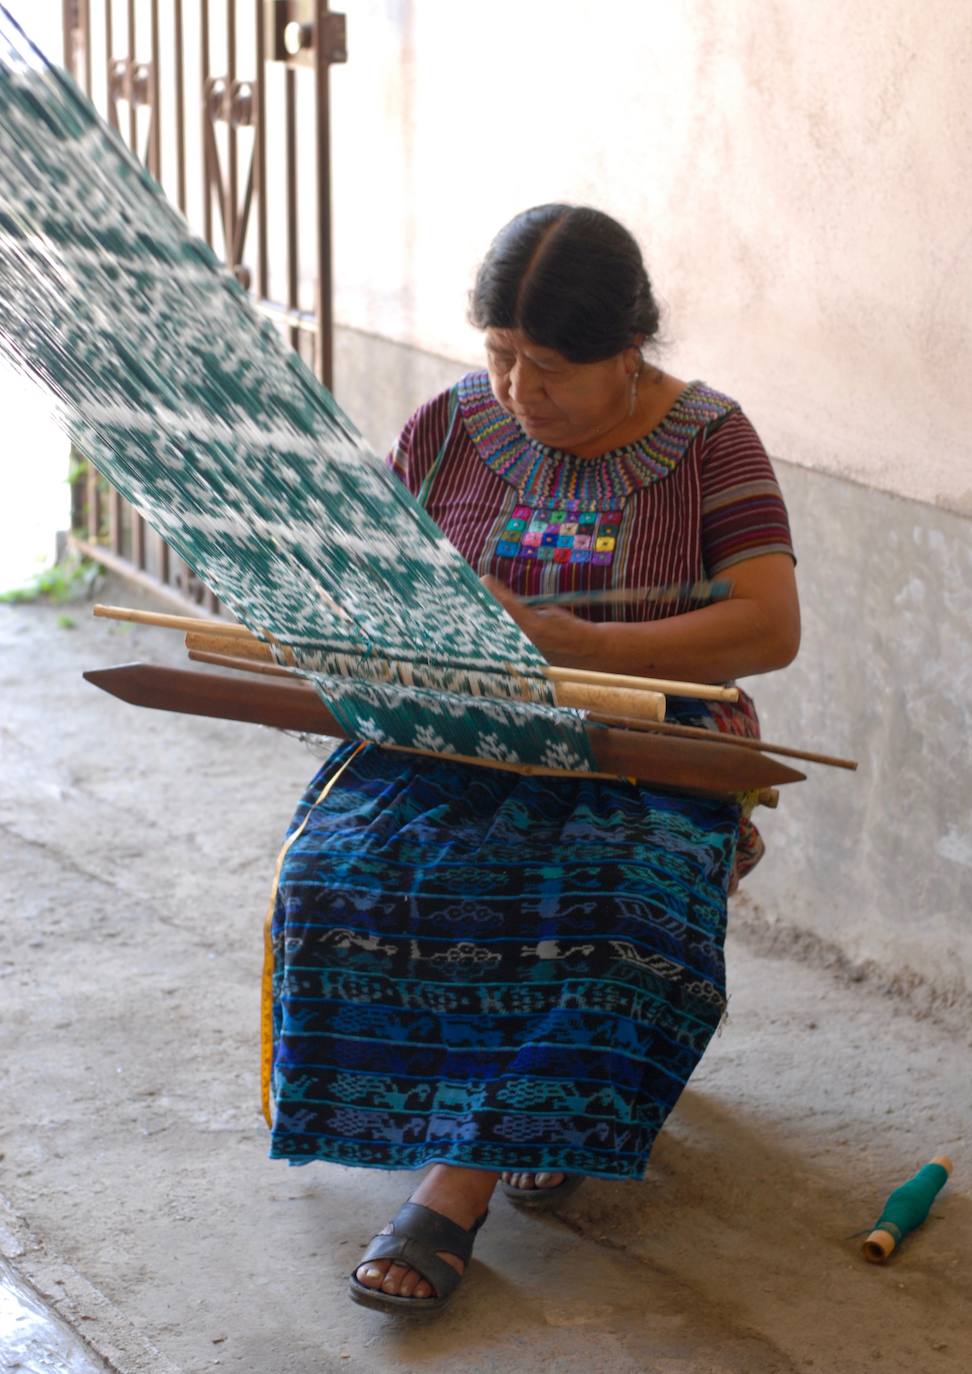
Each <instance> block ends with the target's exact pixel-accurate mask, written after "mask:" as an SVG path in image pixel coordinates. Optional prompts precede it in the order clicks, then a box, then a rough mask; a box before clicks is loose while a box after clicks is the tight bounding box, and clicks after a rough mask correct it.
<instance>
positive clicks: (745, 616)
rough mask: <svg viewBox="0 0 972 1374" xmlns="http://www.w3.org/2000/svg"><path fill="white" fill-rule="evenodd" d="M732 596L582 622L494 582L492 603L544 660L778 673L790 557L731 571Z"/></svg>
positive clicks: (770, 557) (626, 668) (608, 667)
mask: <svg viewBox="0 0 972 1374" xmlns="http://www.w3.org/2000/svg"><path fill="white" fill-rule="evenodd" d="M730 576H731V577H732V581H733V595H732V597H731V598H730V599H729V600H728V601H717V602H715V603H714V604H713V605H711V606H703V607H702V608H701V609H699V610H697V611H688V612H686V613H685V614H684V615H673V616H670V617H669V618H668V619H667V620H648V621H638V622H635V623H633V624H632V623H628V622H625V621H616V620H612V621H603V622H598V623H595V622H593V621H589V620H582V619H581V618H580V617H579V616H576V615H571V614H570V613H569V612H568V611H565V610H562V609H559V608H557V607H551V608H549V609H547V610H538V609H535V608H533V607H531V606H527V605H525V604H524V602H522V601H521V600H520V599H519V597H517V596H515V595H514V594H513V593H512V592H511V591H510V589H509V587H506V586H504V585H503V583H502V582H499V581H497V579H496V578H494V577H486V578H484V579H483V581H484V582H485V584H486V586H487V587H488V588H489V590H490V591H491V592H492V594H493V595H494V596H495V597H496V599H497V601H499V602H500V604H501V605H502V606H504V607H505V608H506V610H507V611H508V612H509V614H510V615H511V616H512V617H513V619H514V620H515V621H516V623H517V624H518V625H519V626H520V628H521V630H522V631H523V633H524V634H525V635H527V636H528V638H530V639H532V640H533V642H534V644H536V646H537V648H538V649H539V650H540V652H541V653H542V654H543V655H544V657H545V658H546V659H547V661H548V662H549V663H553V664H556V665H558V666H560V667H564V668H589V669H594V670H595V671H597V672H602V673H630V674H632V675H634V676H636V677H660V678H674V679H677V680H679V681H682V682H728V681H729V680H730V679H731V678H736V677H749V676H750V675H752V674H753V673H769V672H772V670H773V669H774V668H785V667H786V665H787V664H788V663H791V662H792V661H793V659H794V658H795V657H796V652H797V649H798V648H799V647H800V602H799V598H798V596H797V589H796V581H795V578H794V575H793V560H792V558H791V557H790V556H789V554H764V555H762V556H760V557H757V558H751V559H745V560H743V561H742V562H740V563H737V564H735V565H734V566H733V568H732V569H731V573H730Z"/></svg>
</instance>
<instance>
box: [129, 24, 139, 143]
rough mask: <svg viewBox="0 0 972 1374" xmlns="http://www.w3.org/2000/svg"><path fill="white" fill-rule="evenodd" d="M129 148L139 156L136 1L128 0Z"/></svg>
mask: <svg viewBox="0 0 972 1374" xmlns="http://www.w3.org/2000/svg"><path fill="white" fill-rule="evenodd" d="M128 146H129V147H130V148H131V150H132V152H133V153H134V154H135V156H136V157H137V156H138V106H137V105H136V103H135V0H128Z"/></svg>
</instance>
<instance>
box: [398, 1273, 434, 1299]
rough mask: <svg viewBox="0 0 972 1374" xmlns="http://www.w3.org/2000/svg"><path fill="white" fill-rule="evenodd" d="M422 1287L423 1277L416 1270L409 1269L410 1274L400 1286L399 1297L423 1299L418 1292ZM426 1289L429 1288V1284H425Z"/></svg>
mask: <svg viewBox="0 0 972 1374" xmlns="http://www.w3.org/2000/svg"><path fill="white" fill-rule="evenodd" d="M422 1285H423V1279H422V1275H421V1274H419V1273H417V1272H416V1271H415V1270H414V1269H409V1271H408V1273H407V1274H406V1275H405V1277H404V1278H403V1279H402V1281H401V1283H400V1284H399V1288H398V1296H399V1297H400V1298H418V1297H421V1296H422V1294H421V1293H419V1291H418V1290H419V1289H420V1288H421V1287H422ZM425 1287H426V1288H428V1284H425Z"/></svg>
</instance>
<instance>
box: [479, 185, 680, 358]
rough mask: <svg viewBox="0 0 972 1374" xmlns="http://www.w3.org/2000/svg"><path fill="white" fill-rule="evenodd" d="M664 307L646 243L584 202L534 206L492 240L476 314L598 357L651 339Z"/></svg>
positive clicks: (571, 352)
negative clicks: (654, 286)
mask: <svg viewBox="0 0 972 1374" xmlns="http://www.w3.org/2000/svg"><path fill="white" fill-rule="evenodd" d="M658 313H659V312H658V306H657V304H656V303H655V298H654V296H653V295H652V290H651V282H650V281H649V280H648V273H647V272H646V271H645V265H644V262H643V261H642V258H641V249H640V248H639V247H638V245H637V243H636V242H635V240H634V238H633V237H632V236H631V234H629V233H628V231H627V229H625V228H624V226H623V225H620V224H618V222H617V220H614V219H612V218H611V217H610V215H605V214H603V213H602V212H601V211H600V210H592V209H590V208H589V207H588V206H585V205H535V206H534V207H533V208H532V209H531V210H524V211H523V212H522V213H521V214H519V215H517V216H516V218H515V219H511V220H510V222H509V224H507V225H505V226H504V227H503V228H502V229H501V230H500V231H499V233H498V234H497V235H496V237H495V239H494V240H493V242H492V243H491V244H490V247H489V251H488V253H487V254H486V257H485V259H484V261H483V264H482V266H481V267H480V269H479V272H478V273H477V275H476V284H475V286H474V287H473V290H472V293H471V297H470V310H469V318H470V320H471V322H472V323H473V324H474V325H475V326H476V327H477V328H478V329H489V328H493V329H519V330H522V332H523V333H524V334H526V335H527V337H528V338H530V339H532V340H533V342H534V343H536V344H539V345H540V346H541V347H543V348H553V349H556V351H557V352H558V353H562V354H563V356H564V357H565V358H568V359H570V361H571V362H575V363H592V362H599V361H600V360H601V359H602V358H611V357H614V356H615V354H618V353H620V352H622V351H623V350H624V349H625V348H631V347H632V346H633V345H635V344H636V343H637V342H638V341H639V339H640V340H641V341H642V342H645V343H647V342H648V341H649V340H650V339H652V338H653V337H654V336H655V334H657V332H658Z"/></svg>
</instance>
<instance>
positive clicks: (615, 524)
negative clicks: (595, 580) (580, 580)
mask: <svg viewBox="0 0 972 1374" xmlns="http://www.w3.org/2000/svg"><path fill="white" fill-rule="evenodd" d="M620 529H621V511H620V510H617V509H615V510H609V511H596V510H580V509H579V503H578V502H577V501H573V500H571V501H560V502H559V503H558V504H556V505H555V504H554V503H553V502H549V501H548V502H547V503H546V504H545V505H542V506H516V507H514V510H513V514H512V516H511V517H510V518H509V519H508V520H507V522H506V528H505V529H504V530H503V533H502V536H501V538H500V539H499V541H498V543H497V545H496V552H497V554H498V555H499V556H500V558H531V559H537V560H539V561H540V562H542V563H549V562H554V563H591V564H595V565H597V566H598V567H606V566H607V565H608V564H610V563H611V562H612V561H613V559H614V554H615V550H616V548H617V541H618V535H619V534H620Z"/></svg>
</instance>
